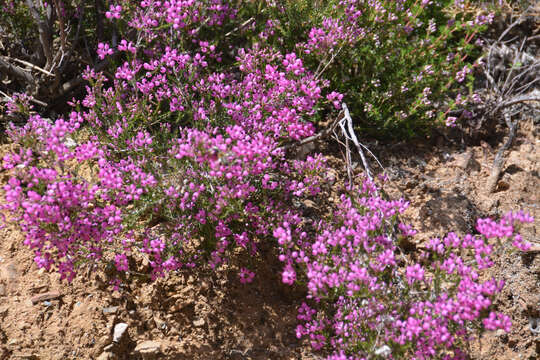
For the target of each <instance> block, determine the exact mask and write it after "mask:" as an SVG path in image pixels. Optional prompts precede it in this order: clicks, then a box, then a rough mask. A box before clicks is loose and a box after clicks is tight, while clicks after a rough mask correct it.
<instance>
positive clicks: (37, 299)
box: [30, 291, 62, 305]
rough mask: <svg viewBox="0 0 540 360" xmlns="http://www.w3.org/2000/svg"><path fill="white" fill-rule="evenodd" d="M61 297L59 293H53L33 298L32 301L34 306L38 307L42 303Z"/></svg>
mask: <svg viewBox="0 0 540 360" xmlns="http://www.w3.org/2000/svg"><path fill="white" fill-rule="evenodd" d="M61 296H62V294H60V293H59V292H58V291H51V292H46V293H43V294H39V295H36V296H33V297H32V298H31V299H30V301H32V304H34V305H36V304H37V303H40V302H42V301H46V300H54V299H58V298H59V297H61Z"/></svg>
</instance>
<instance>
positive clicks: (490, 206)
mask: <svg viewBox="0 0 540 360" xmlns="http://www.w3.org/2000/svg"><path fill="white" fill-rule="evenodd" d="M503 140H504V139H503V138H502V136H499V137H495V138H493V141H492V143H491V145H490V144H488V143H487V142H482V143H480V145H477V146H473V145H470V146H468V145H463V144H452V143H451V142H448V141H439V142H438V143H439V144H438V146H433V145H428V144H426V143H422V144H418V145H410V144H394V145H384V146H382V145H376V144H370V147H371V149H372V150H373V151H374V152H375V153H376V154H377V155H378V156H379V158H380V159H381V162H382V163H383V164H384V166H385V167H386V171H387V174H388V175H389V177H390V180H389V182H387V183H386V184H385V185H384V189H385V191H386V192H387V193H388V194H389V195H390V196H392V197H405V198H406V199H408V200H409V201H410V202H411V207H410V209H409V210H408V211H407V213H406V214H405V216H404V219H403V220H405V221H408V222H410V223H412V224H413V225H414V226H415V228H416V229H417V230H419V235H417V236H416V237H415V240H414V243H411V244H409V246H410V249H409V250H410V251H415V249H419V248H421V247H422V246H423V244H424V242H425V241H426V240H428V239H429V238H430V237H434V236H439V237H440V236H444V235H445V234H446V233H448V232H449V231H454V232H457V233H458V234H464V233H467V232H472V231H474V224H475V221H476V219H477V218H478V217H485V216H492V217H498V216H500V215H501V214H503V213H505V212H506V211H509V210H518V209H523V210H526V211H528V212H530V213H531V214H532V215H533V216H535V218H536V219H537V220H536V223H534V224H533V225H530V226H527V227H526V228H524V229H523V231H522V233H523V236H524V237H525V238H526V239H527V240H529V241H531V242H533V243H534V244H535V245H534V246H535V248H533V250H534V249H536V250H534V251H530V252H527V253H521V252H519V251H515V250H512V249H511V246H507V245H505V246H503V250H501V252H500V253H499V256H498V257H497V259H496V267H495V268H494V269H492V272H491V273H490V274H489V275H494V276H498V277H500V278H503V279H504V280H505V281H506V286H505V290H504V292H503V294H501V296H500V297H499V301H498V308H499V310H501V311H504V312H505V313H507V314H509V315H510V316H511V317H512V320H513V328H512V332H511V333H510V334H503V333H501V332H498V333H494V332H486V333H485V334H484V335H483V336H482V337H481V338H480V339H478V340H476V341H474V342H473V343H472V344H471V349H470V354H471V358H472V359H477V360H481V359H488V358H490V359H503V360H510V359H530V360H532V359H537V358H540V334H538V333H534V332H533V331H531V329H530V326H529V319H535V318H538V317H540V296H539V295H540V291H539V289H540V242H539V241H540V239H539V236H538V234H539V233H540V221H539V220H540V202H539V198H538V197H539V196H540V178H539V171H540V168H539V166H540V165H539V164H540V161H539V160H540V152H538V145H539V142H540V140H539V137H538V134H537V133H535V128H534V125H533V124H532V122H531V123H530V124H528V125H524V126H522V129H521V131H520V133H519V135H518V137H517V139H516V141H515V142H514V144H513V146H512V147H511V149H510V150H509V151H508V152H507V153H506V156H505V157H506V163H505V166H504V169H503V173H502V175H501V180H500V181H499V183H498V186H497V190H496V192H495V193H493V194H487V193H486V192H485V190H484V188H485V184H486V181H487V177H488V176H489V172H490V168H491V164H492V163H493V158H494V155H495V153H496V150H497V148H498V146H500V144H501V143H502V141H503ZM6 150H7V149H6V148H4V149H3V151H4V152H5V151H6ZM469 157H470V158H469ZM467 159H468V160H467ZM336 163H337V164H340V162H339V161H336ZM341 164H342V163H341ZM371 164H372V165H373V166H374V164H375V162H371ZM336 171H337V172H340V173H342V174H345V172H344V171H343V168H339V169H336ZM0 176H1V175H0ZM3 177H4V178H3V179H2V181H5V180H6V175H5V174H4V175H3ZM0 237H1V239H2V241H1V242H0V359H100V360H103V359H152V358H156V359H157V358H160V359H304V360H307V359H319V358H320V356H319V355H317V354H313V353H312V352H311V351H310V349H309V347H308V346H307V345H306V344H305V343H303V342H301V341H299V340H297V339H296V337H295V333H294V328H295V321H296V320H295V314H296V306H297V305H298V304H299V302H300V301H301V299H302V296H303V294H302V289H296V288H295V289H291V288H289V287H287V286H284V285H282V284H280V279H279V264H276V263H275V262H272V261H266V262H261V263H260V266H259V271H258V275H257V277H256V281H255V282H254V283H253V284H248V285H242V284H240V283H239V282H238V281H237V278H236V276H235V275H234V273H233V272H230V271H228V270H227V269H224V270H223V271H220V272H218V273H215V272H210V271H206V270H202V271H201V270H198V271H182V272H178V273H175V274H171V275H170V276H169V277H167V278H165V279H160V280H158V281H155V282H149V281H147V280H142V279H141V280H135V281H133V282H131V283H129V284H128V285H127V287H126V288H124V289H123V291H121V292H111V290H110V288H109V287H108V286H107V284H106V283H105V282H104V280H103V279H104V276H103V274H100V273H91V274H88V276H81V277H78V278H77V279H76V280H74V282H73V283H72V284H67V283H65V282H60V281H59V276H58V275H57V274H55V273H46V272H44V271H43V270H38V269H37V267H36V265H35V264H34V263H33V259H32V257H33V256H32V254H31V252H30V251H29V250H28V249H27V248H26V247H25V246H24V245H23V243H22V242H23V235H22V234H21V233H19V232H17V231H15V230H14V228H12V227H7V228H5V229H2V230H0ZM291 290H292V291H291ZM40 294H42V295H41V297H36V296H37V295H40ZM43 294H45V295H43ZM120 323H125V324H127V330H126V333H125V334H124V336H123V337H122V339H121V340H120V341H118V343H114V342H113V334H114V330H115V328H116V329H117V330H118V328H119V326H118V324H120ZM145 341H146V342H145Z"/></svg>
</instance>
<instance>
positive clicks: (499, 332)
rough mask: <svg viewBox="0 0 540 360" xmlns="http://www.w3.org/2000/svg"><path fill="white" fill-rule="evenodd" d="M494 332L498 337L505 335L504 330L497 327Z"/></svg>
mask: <svg viewBox="0 0 540 360" xmlns="http://www.w3.org/2000/svg"><path fill="white" fill-rule="evenodd" d="M495 334H496V335H497V336H499V337H501V336H505V335H506V331H504V330H503V329H499V330H497V331H496V332H495Z"/></svg>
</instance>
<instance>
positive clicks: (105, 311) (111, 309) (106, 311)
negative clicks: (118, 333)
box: [103, 306, 118, 315]
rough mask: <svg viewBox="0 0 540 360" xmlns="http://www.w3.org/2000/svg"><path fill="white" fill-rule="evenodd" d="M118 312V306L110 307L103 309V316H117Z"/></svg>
mask: <svg viewBox="0 0 540 360" xmlns="http://www.w3.org/2000/svg"><path fill="white" fill-rule="evenodd" d="M117 311H118V306H108V307H104V308H103V314H104V315H107V314H116V312H117Z"/></svg>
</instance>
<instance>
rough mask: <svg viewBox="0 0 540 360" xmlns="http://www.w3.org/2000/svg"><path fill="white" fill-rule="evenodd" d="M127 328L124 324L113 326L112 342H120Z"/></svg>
mask: <svg viewBox="0 0 540 360" xmlns="http://www.w3.org/2000/svg"><path fill="white" fill-rule="evenodd" d="M127 328H128V324H126V323H118V324H116V325H115V326H114V333H113V342H115V343H118V342H120V340H122V337H123V336H124V334H125V333H126V330H127Z"/></svg>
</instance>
